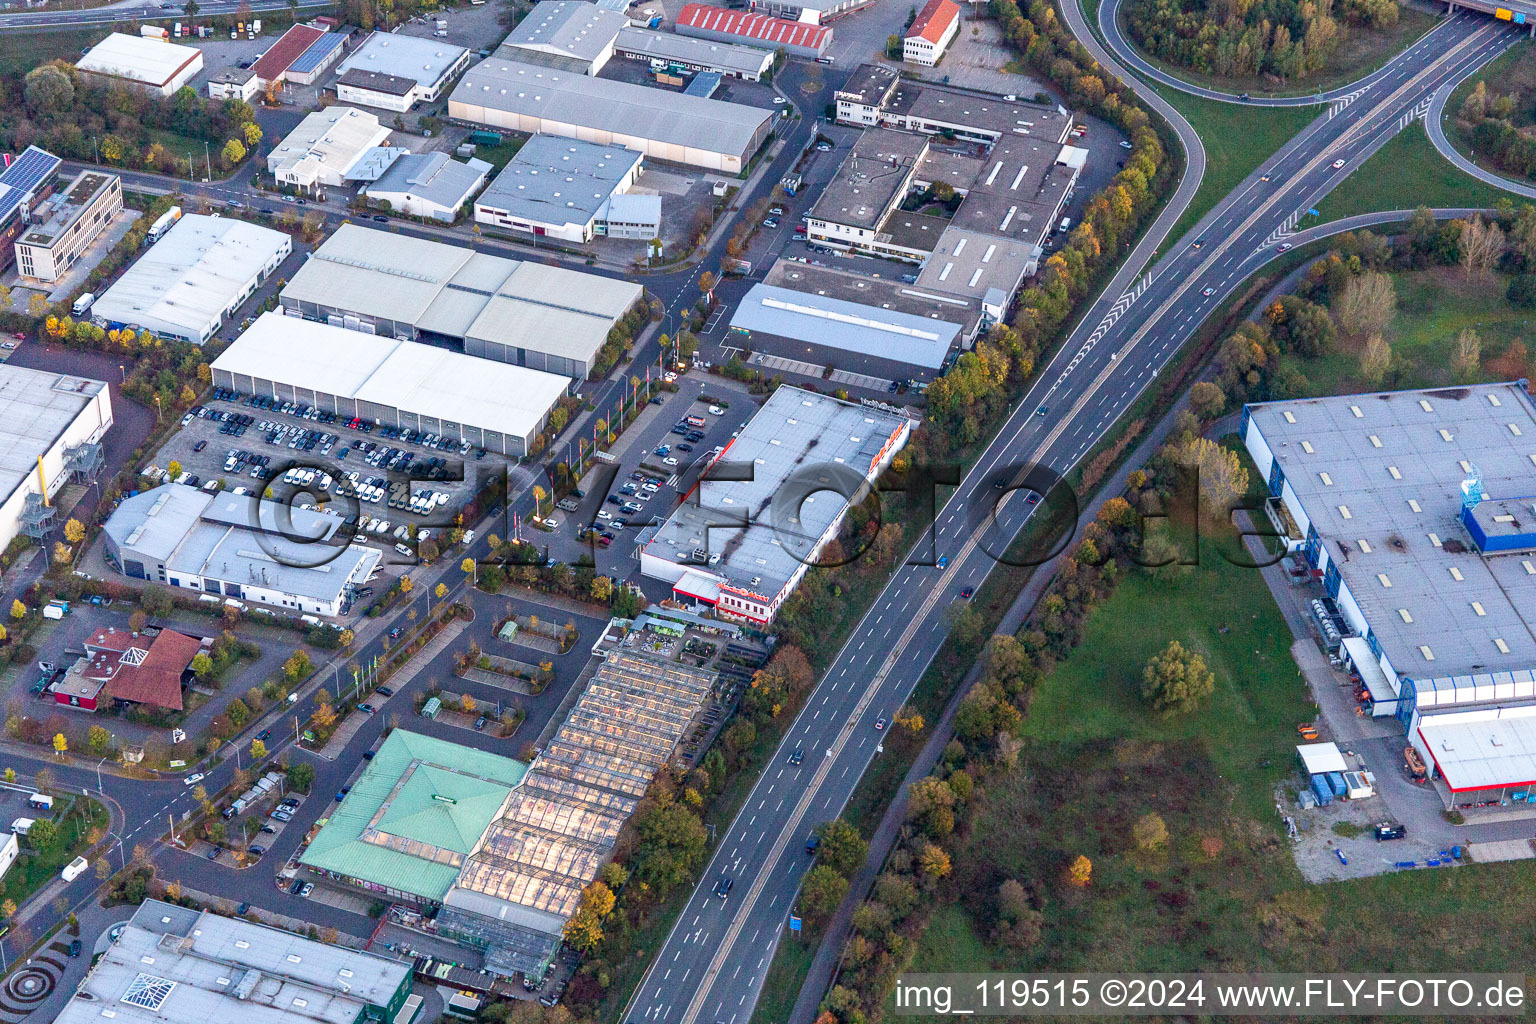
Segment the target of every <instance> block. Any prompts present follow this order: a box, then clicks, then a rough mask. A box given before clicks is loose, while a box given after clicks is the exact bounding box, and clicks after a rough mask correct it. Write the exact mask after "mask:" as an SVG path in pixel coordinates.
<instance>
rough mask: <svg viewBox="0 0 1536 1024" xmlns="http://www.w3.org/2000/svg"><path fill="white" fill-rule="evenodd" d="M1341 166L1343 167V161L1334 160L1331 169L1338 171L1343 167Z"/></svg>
mask: <svg viewBox="0 0 1536 1024" xmlns="http://www.w3.org/2000/svg"><path fill="white" fill-rule="evenodd" d="M1343 166H1344V161H1343V160H1335V161H1334V162H1333V169H1334V170H1338V169H1339V168H1340V167H1343Z"/></svg>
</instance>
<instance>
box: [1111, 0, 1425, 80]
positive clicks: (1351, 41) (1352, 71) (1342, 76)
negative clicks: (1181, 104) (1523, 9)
mask: <svg viewBox="0 0 1536 1024" xmlns="http://www.w3.org/2000/svg"><path fill="white" fill-rule="evenodd" d="M1088 2H1091V3H1094V5H1095V6H1097V0H1088ZM1122 10H1124V8H1122ZM1439 20H1440V18H1439V17H1438V16H1436V15H1433V14H1427V13H1425V12H1424V11H1420V10H1416V9H1414V8H1412V7H1408V6H1406V5H1399V6H1398V18H1397V24H1396V25H1394V26H1392V28H1390V29H1388V30H1387V31H1385V32H1375V31H1370V30H1367V29H1359V28H1351V29H1349V30H1348V31H1349V35H1348V37H1347V38H1346V39H1345V41H1344V43H1343V45H1341V46H1340V47H1339V48H1338V49H1337V50H1336V51H1334V55H1333V57H1332V59H1331V60H1329V61H1328V63H1327V64H1326V65H1325V66H1324V67H1323V68H1322V69H1321V70H1320V71H1318V72H1317V74H1315V75H1312V76H1311V77H1309V78H1307V79H1306V80H1305V81H1301V82H1293V83H1290V84H1288V85H1281V86H1279V87H1278V88H1277V87H1276V82H1275V80H1274V79H1273V78H1269V77H1267V76H1254V77H1246V76H1245V77H1239V78H1221V77H1219V76H1217V75H1207V74H1202V73H1200V72H1198V71H1192V70H1190V69H1189V68H1182V67H1178V66H1176V65H1173V64H1169V63H1168V62H1166V61H1164V60H1160V59H1159V58H1157V57H1153V56H1151V55H1150V54H1148V53H1146V52H1145V51H1140V50H1139V48H1138V50H1139V52H1141V55H1142V57H1144V58H1145V59H1146V60H1147V61H1148V62H1149V63H1150V64H1152V65H1153V66H1154V67H1156V68H1159V69H1161V70H1162V71H1165V72H1167V73H1168V74H1170V75H1174V76H1175V77H1177V78H1179V79H1180V80H1182V81H1185V82H1189V83H1190V84H1191V85H1199V86H1204V87H1205V88H1207V89H1217V90H1220V91H1222V92H1231V93H1245V92H1246V93H1249V94H1250V95H1253V96H1310V95H1312V94H1314V93H1318V92H1328V91H1329V90H1331V89H1337V88H1340V87H1342V86H1345V85H1348V84H1349V83H1351V82H1354V81H1357V80H1358V79H1361V78H1364V77H1365V76H1366V75H1368V74H1370V73H1371V72H1373V71H1375V70H1376V69H1378V68H1380V67H1381V66H1382V65H1383V64H1385V63H1386V62H1387V61H1389V60H1391V59H1392V58H1393V57H1394V56H1396V55H1397V54H1398V53H1399V52H1401V51H1402V50H1404V49H1405V48H1407V47H1408V46H1409V45H1410V44H1412V43H1413V41H1414V40H1415V39H1417V38H1419V36H1421V35H1423V34H1424V33H1425V32H1428V31H1429V30H1430V29H1431V28H1433V27H1434V25H1435V23H1436V22H1438V21H1439ZM1123 21H1124V19H1123V18H1122V25H1121V32H1122V33H1123V34H1124V35H1125V38H1126V39H1127V40H1129V41H1130V42H1131V44H1132V45H1133V46H1134V45H1135V40H1134V39H1132V37H1131V33H1130V29H1129V28H1128V27H1127V26H1125V25H1124V24H1123ZM1094 27H1095V28H1097V27H1098V26H1097V22H1095V25H1094Z"/></svg>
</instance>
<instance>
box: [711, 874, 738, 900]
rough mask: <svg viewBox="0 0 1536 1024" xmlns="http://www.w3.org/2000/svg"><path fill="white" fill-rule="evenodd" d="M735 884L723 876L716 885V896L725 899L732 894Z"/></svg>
mask: <svg viewBox="0 0 1536 1024" xmlns="http://www.w3.org/2000/svg"><path fill="white" fill-rule="evenodd" d="M735 884H736V883H735V882H734V881H733V880H731V879H729V878H727V877H725V876H724V875H721V876H720V880H719V881H717V882H716V883H715V895H716V896H719V897H720V898H721V899H725V898H726V897H727V896H729V895H730V894H731V886H733V885H735Z"/></svg>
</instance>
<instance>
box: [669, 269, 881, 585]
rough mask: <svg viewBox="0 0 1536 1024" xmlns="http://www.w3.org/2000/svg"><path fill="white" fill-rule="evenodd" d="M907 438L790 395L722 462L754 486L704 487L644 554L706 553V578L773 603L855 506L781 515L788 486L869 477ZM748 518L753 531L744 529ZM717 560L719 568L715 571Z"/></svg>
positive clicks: (848, 409) (783, 392) (852, 410)
mask: <svg viewBox="0 0 1536 1024" xmlns="http://www.w3.org/2000/svg"><path fill="white" fill-rule="evenodd" d="M758 287H764V286H762V285H759V286H758ZM754 290H755V289H754ZM823 343H825V342H823ZM908 429H909V424H908V422H907V420H906V418H905V417H904V416H899V415H893V414H891V413H886V412H881V411H879V410H876V409H871V408H866V407H864V406H860V405H854V404H853V403H851V402H843V401H839V400H838V399H836V398H832V397H830V396H827V395H820V394H816V393H815V392H811V391H802V390H801V389H799V388H794V387H788V386H782V387H780V388H779V389H778V390H776V391H775V392H774V393H773V394H772V395H770V396H769V398H768V401H767V402H765V403H764V404H763V407H762V408H761V409H759V410H758V412H757V414H756V415H755V416H753V417H752V419H751V420H749V421H748V423H747V425H746V426H745V427H743V428H742V430H741V433H740V434H739V435H737V437H736V439H735V440H734V441H732V442H731V443H730V444H729V445H728V446H727V447H726V450H725V452H724V453H723V454H721V456H720V457H719V460H718V461H719V462H720V463H722V464H723V465H726V466H729V465H744V466H748V467H750V468H751V471H752V472H751V476H752V479H750V480H712V479H708V478H707V477H706V478H705V479H703V480H701V481H700V482H699V483H698V484H697V485H696V487H695V490H694V492H693V493H691V494H689V495H688V496H687V497H686V498H684V499H683V503H682V504H681V505H679V506H678V507H677V508H676V509H675V510H674V511H673V513H672V515H671V516H670V517H669V518H668V519H667V521H666V522H665V523H664V524H662V525H661V526H660V527H658V528H657V529H656V533H655V536H654V537H653V538H652V539H651V541H650V543H649V544H647V545H646V548H645V552H646V554H649V555H652V556H655V557H657V558H662V559H665V560H667V561H670V562H675V563H678V564H688V563H691V562H695V561H696V559H695V558H694V552H695V551H698V550H704V551H707V552H708V554H709V558H710V559H711V562H709V563H708V564H707V565H705V564H701V565H700V568H701V569H703V571H705V572H708V573H710V574H711V575H715V576H719V577H723V578H724V579H726V580H727V581H728V582H729V583H730V584H732V585H733V586H735V587H738V588H741V589H744V590H747V591H750V592H752V593H755V594H759V595H764V596H765V597H768V598H770V599H771V597H772V596H773V595H775V594H777V593H779V592H780V591H781V590H782V589H783V588H784V587H785V586H786V585H787V584H788V582H789V580H790V579H791V578H793V576H794V574H795V572H796V571H797V570H798V569H799V568H800V565H801V562H800V558H799V557H798V556H797V555H796V553H795V551H799V552H800V553H801V554H805V553H806V552H808V551H810V550H811V549H812V548H814V546H815V544H816V542H817V541H818V540H819V539H820V538H821V536H822V535H823V534H824V533H826V532H827V530H828V529H829V528H830V526H831V525H832V523H834V522H835V521H836V520H837V518H838V517H839V516H841V515H842V513H843V510H844V508H845V507H846V505H847V502H846V501H844V500H841V499H840V498H839V496H838V495H837V494H836V493H834V492H832V491H820V492H817V493H815V494H813V495H811V496H810V497H811V499H812V500H811V501H808V502H806V503H805V504H804V505H802V507H800V508H799V509H783V508H777V507H775V505H774V501H775V499H776V498H782V497H784V485H785V482H786V481H787V480H789V479H790V478H791V477H792V476H793V475H794V474H796V473H797V472H801V471H803V470H805V469H807V468H809V467H812V466H815V465H817V464H822V465H825V464H828V463H835V464H839V465H846V466H848V467H849V468H850V469H853V470H855V471H857V472H859V473H862V474H864V475H865V476H866V477H867V476H868V474H869V472H870V468H871V465H872V463H873V462H874V461H875V460H876V459H877V458H878V457H879V455H880V453H882V452H884V451H886V450H887V448H888V447H889V445H890V444H891V443H892V440H893V438H895V437H896V435H897V434H901V433H904V432H905V431H907V430H908ZM722 475H723V474H722ZM737 475H740V474H737ZM796 513H798V514H796ZM743 517H745V518H746V520H747V522H748V524H749V525H747V526H742V525H740V524H741V521H742V518H743ZM791 517H793V518H791ZM792 549H793V550H792ZM716 556H718V558H719V561H718V562H715V561H712V560H713V559H714V558H716Z"/></svg>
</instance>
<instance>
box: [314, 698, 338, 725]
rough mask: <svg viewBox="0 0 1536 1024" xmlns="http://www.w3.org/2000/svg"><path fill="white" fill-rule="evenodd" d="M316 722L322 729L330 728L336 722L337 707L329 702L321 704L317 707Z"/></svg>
mask: <svg viewBox="0 0 1536 1024" xmlns="http://www.w3.org/2000/svg"><path fill="white" fill-rule="evenodd" d="M315 724H316V725H318V726H319V727H320V728H322V729H329V728H330V727H331V726H333V725H335V724H336V709H335V708H332V707H331V706H330V705H329V704H321V705H320V706H319V707H318V708H316V709H315Z"/></svg>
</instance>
